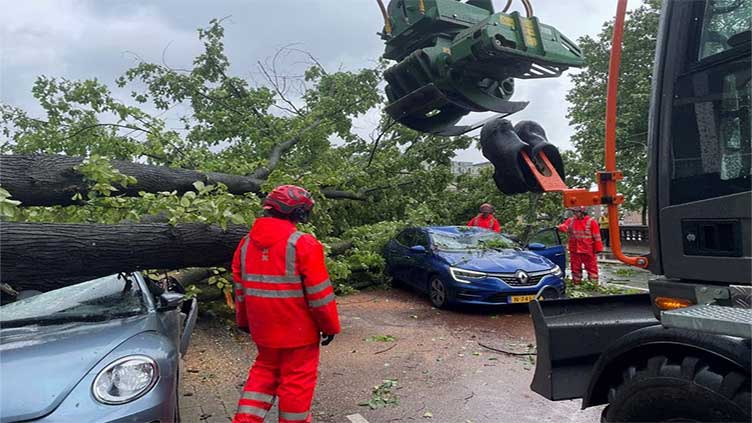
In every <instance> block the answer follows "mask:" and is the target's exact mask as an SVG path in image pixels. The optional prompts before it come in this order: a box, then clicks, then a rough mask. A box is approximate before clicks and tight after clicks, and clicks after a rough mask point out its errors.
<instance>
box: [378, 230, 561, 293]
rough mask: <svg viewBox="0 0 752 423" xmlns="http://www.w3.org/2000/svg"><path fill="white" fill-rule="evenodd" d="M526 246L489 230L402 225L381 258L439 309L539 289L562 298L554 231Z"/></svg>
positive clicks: (389, 270)
mask: <svg viewBox="0 0 752 423" xmlns="http://www.w3.org/2000/svg"><path fill="white" fill-rule="evenodd" d="M544 242H545V243H544ZM526 247H527V249H523V248H522V246H521V245H520V244H519V243H518V242H517V241H515V240H513V239H511V238H509V237H507V236H505V235H501V234H497V233H495V232H493V231H490V230H487V229H482V228H475V227H466V226H432V227H422V228H408V229H405V230H404V231H402V232H401V233H400V234H399V235H397V237H395V238H394V239H392V240H391V241H389V243H388V244H387V245H386V247H385V249H384V257H385V259H386V262H387V273H388V274H389V275H391V276H392V278H393V279H394V280H395V281H397V282H400V283H404V284H407V285H410V286H411V287H413V288H415V289H417V290H418V291H420V292H424V293H427V294H428V296H429V298H430V299H431V303H433V305H434V306H435V307H439V308H441V307H446V306H448V305H450V304H455V303H463V304H477V305H499V304H513V303H526V302H529V301H531V300H532V299H533V298H534V297H535V295H536V293H538V292H543V293H544V294H543V295H544V298H558V297H562V296H564V294H565V284H564V279H563V278H564V272H563V270H562V269H563V268H564V263H565V261H566V255H565V252H564V246H563V245H561V239H560V238H559V235H558V233H557V232H556V230H555V229H550V230H546V231H541V232H539V233H538V234H536V235H535V236H534V237H533V242H531V243H530V244H528V245H527V246H526ZM544 287H547V288H546V289H544V290H543V291H541V289H542V288H544Z"/></svg>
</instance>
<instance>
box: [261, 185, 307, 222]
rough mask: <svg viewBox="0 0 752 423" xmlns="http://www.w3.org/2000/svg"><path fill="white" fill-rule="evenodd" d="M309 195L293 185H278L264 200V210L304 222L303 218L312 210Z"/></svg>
mask: <svg viewBox="0 0 752 423" xmlns="http://www.w3.org/2000/svg"><path fill="white" fill-rule="evenodd" d="M313 204H314V203H313V198H312V197H311V193H310V192H308V191H306V190H305V189H303V188H301V187H299V186H295V185H280V186H278V187H277V188H274V190H273V191H272V192H270V193H269V195H267V196H266V198H265V199H264V203H263V207H264V210H274V211H276V212H277V213H279V214H282V215H284V216H290V217H293V218H297V219H296V220H304V219H302V217H303V216H305V215H307V214H309V213H310V212H311V210H313Z"/></svg>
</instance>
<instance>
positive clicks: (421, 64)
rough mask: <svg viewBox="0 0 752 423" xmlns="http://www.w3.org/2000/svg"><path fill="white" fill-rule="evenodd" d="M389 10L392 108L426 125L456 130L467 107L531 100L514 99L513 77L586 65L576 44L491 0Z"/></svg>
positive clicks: (403, 119) (514, 106) (403, 118)
mask: <svg viewBox="0 0 752 423" xmlns="http://www.w3.org/2000/svg"><path fill="white" fill-rule="evenodd" d="M377 1H378V2H379V5H380V7H381V11H382V14H383V15H384V30H383V32H382V33H381V34H380V35H381V37H382V38H383V39H384V40H385V42H386V51H385V53H384V58H386V59H390V60H395V61H397V62H398V63H397V64H395V65H394V66H392V67H390V68H389V69H387V70H386V72H385V74H384V77H385V79H386V81H387V82H388V85H387V86H386V94H387V98H388V100H389V104H388V105H387V107H386V111H387V113H388V114H389V115H390V116H392V117H393V118H394V119H395V120H397V121H398V122H400V123H402V124H404V125H405V126H408V127H410V128H413V129H415V130H418V131H421V132H429V133H433V134H438V135H459V134H462V133H465V132H467V131H470V130H472V129H476V128H478V127H480V126H481V125H482V122H481V123H478V124H475V125H467V126H458V125H457V123H458V122H459V121H460V119H462V117H463V116H465V115H467V114H468V113H470V112H486V111H493V112H496V113H500V114H502V115H505V116H506V115H510V114H512V113H515V112H518V111H520V110H522V109H524V108H525V107H526V106H527V102H520V101H510V98H511V97H512V94H513V93H514V79H515V78H521V79H535V78H553V77H558V76H560V75H561V74H562V72H564V71H565V70H567V69H568V68H569V67H580V66H582V65H583V58H582V52H581V51H580V49H579V47H578V46H577V45H576V44H575V43H573V42H572V41H570V40H569V39H568V38H567V37H565V36H564V35H563V34H561V33H560V32H559V31H558V30H556V29H555V28H554V27H552V26H549V25H545V24H543V23H541V22H540V21H539V20H538V18H537V17H535V16H533V10H532V7H531V6H530V3H529V0H523V4H524V6H525V9H526V12H527V13H526V16H522V15H521V14H520V13H518V12H511V13H507V10H508V9H509V6H510V4H511V3H512V1H511V0H508V1H507V4H506V7H505V8H504V10H503V11H502V12H499V13H496V12H495V11H494V7H493V4H492V2H491V0H467V1H464V2H463V1H459V0H391V1H390V2H389V5H388V6H387V7H386V8H385V7H384V5H383V3H382V0H377Z"/></svg>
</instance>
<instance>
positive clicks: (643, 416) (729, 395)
mask: <svg viewBox="0 0 752 423" xmlns="http://www.w3.org/2000/svg"><path fill="white" fill-rule="evenodd" d="M622 377H623V379H622V381H621V384H619V385H616V386H612V387H611V389H610V390H609V392H608V402H609V405H608V407H606V408H605V409H604V410H603V415H602V421H603V422H605V423H612V422H613V423H615V422H669V421H672V422H674V421H680V422H724V423H726V422H749V421H750V419H751V418H752V410H750V408H751V406H750V403H752V396H750V378H749V375H748V374H747V375H745V374H743V373H741V372H739V371H737V370H729V369H727V370H722V369H721V367H719V366H716V367H714V366H711V365H710V364H709V363H707V362H705V361H703V360H701V359H699V358H697V357H692V356H685V357H680V358H679V359H674V360H671V359H669V358H667V357H665V356H656V357H651V358H649V359H648V360H647V361H646V362H642V363H639V364H635V365H631V366H629V367H627V368H625V369H624V370H623V372H622Z"/></svg>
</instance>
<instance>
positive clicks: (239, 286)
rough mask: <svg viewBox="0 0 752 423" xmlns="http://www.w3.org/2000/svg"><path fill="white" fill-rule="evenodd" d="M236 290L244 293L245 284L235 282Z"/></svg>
mask: <svg viewBox="0 0 752 423" xmlns="http://www.w3.org/2000/svg"><path fill="white" fill-rule="evenodd" d="M235 289H237V290H238V291H242V290H243V284H242V283H240V282H235Z"/></svg>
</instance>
